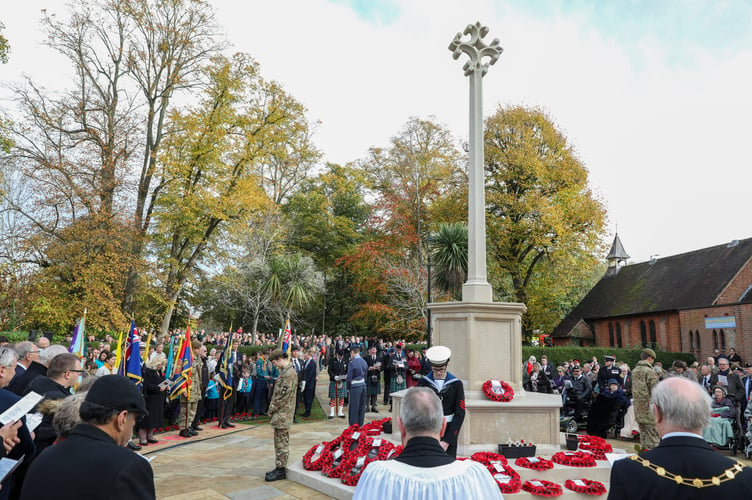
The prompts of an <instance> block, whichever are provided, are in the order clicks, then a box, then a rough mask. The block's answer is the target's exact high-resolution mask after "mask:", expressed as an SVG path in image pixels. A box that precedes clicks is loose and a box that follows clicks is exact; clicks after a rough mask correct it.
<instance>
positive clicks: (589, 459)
mask: <svg viewBox="0 0 752 500" xmlns="http://www.w3.org/2000/svg"><path fill="white" fill-rule="evenodd" d="M551 461H553V462H554V463H557V464H561V465H569V466H570V467H595V457H594V456H593V454H592V453H588V452H586V451H560V452H558V453H554V456H552V457H551Z"/></svg>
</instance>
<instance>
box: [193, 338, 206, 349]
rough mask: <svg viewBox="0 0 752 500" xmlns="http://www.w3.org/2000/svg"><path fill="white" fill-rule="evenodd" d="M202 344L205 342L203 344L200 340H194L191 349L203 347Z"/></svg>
mask: <svg viewBox="0 0 752 500" xmlns="http://www.w3.org/2000/svg"><path fill="white" fill-rule="evenodd" d="M202 345H204V344H202V343H201V341H200V340H194V341H192V342H191V349H201V346H202Z"/></svg>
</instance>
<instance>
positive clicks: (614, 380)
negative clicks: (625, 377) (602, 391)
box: [608, 378, 619, 385]
mask: <svg viewBox="0 0 752 500" xmlns="http://www.w3.org/2000/svg"><path fill="white" fill-rule="evenodd" d="M611 384H616V385H619V381H618V380H616V379H615V378H610V379H608V385H611Z"/></svg>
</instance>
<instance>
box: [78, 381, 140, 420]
mask: <svg viewBox="0 0 752 500" xmlns="http://www.w3.org/2000/svg"><path fill="white" fill-rule="evenodd" d="M85 400H86V401H89V402H91V403H96V404H98V405H100V406H104V407H105V408H110V409H111V410H117V411H123V410H125V411H135V412H138V413H140V414H141V415H148V414H149V412H148V411H147V410H146V403H145V402H144V397H143V396H142V395H141V391H140V390H139V389H138V387H136V384H134V383H133V382H131V381H130V380H128V379H127V378H125V377H123V376H122V375H105V376H104V377H100V378H99V379H97V380H96V381H95V382H94V383H93V384H92V385H91V388H89V391H88V392H87V393H86V399H85Z"/></svg>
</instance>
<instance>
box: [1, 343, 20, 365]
mask: <svg viewBox="0 0 752 500" xmlns="http://www.w3.org/2000/svg"><path fill="white" fill-rule="evenodd" d="M17 359H18V355H17V354H16V351H14V350H13V349H11V348H10V347H0V366H4V367H6V368H9V367H10V366H11V365H12V364H13V362H14V361H16V360H17Z"/></svg>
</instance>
